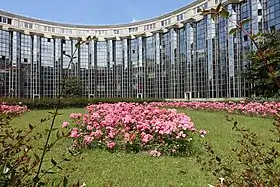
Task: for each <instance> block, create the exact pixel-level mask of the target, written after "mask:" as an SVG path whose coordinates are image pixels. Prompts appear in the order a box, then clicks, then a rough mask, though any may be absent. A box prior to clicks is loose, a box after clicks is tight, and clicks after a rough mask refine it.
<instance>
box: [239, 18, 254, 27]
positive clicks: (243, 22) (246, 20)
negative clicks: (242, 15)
mask: <svg viewBox="0 0 280 187" xmlns="http://www.w3.org/2000/svg"><path fill="white" fill-rule="evenodd" d="M250 21H252V19H250V18H248V19H244V20H243V21H241V22H240V23H239V25H240V26H241V27H242V26H243V25H245V24H246V23H249V22H250Z"/></svg>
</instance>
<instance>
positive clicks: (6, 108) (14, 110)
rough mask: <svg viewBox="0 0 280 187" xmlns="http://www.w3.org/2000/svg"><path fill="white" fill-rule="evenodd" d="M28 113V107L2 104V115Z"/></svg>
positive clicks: (0, 107) (0, 105)
mask: <svg viewBox="0 0 280 187" xmlns="http://www.w3.org/2000/svg"><path fill="white" fill-rule="evenodd" d="M26 111H28V108H27V107H26V106H19V105H8V104H6V103H4V102H3V103H0V114H7V115H21V114H23V113H24V112H26Z"/></svg>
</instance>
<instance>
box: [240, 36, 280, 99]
mask: <svg viewBox="0 0 280 187" xmlns="http://www.w3.org/2000/svg"><path fill="white" fill-rule="evenodd" d="M259 46H260V49H261V50H262V51H263V53H264V56H265V58H266V59H267V61H268V65H269V66H270V67H271V68H272V69H273V70H274V72H275V73H274V76H276V77H272V75H271V74H269V72H268V69H267V67H266V66H265V65H264V64H263V59H262V58H260V55H259V54H258V52H256V51H253V52H250V53H249V55H248V58H249V60H250V61H251V63H250V65H249V67H248V68H247V69H246V71H245V74H244V76H245V78H246V79H247V80H248V81H249V82H250V83H252V85H253V90H252V91H253V92H254V93H255V94H256V95H257V96H264V97H275V96H278V87H277V85H276V82H275V78H277V79H278V80H279V79H280V76H279V75H280V69H279V67H280V31H275V32H267V33H264V34H263V41H261V42H260V44H259Z"/></svg>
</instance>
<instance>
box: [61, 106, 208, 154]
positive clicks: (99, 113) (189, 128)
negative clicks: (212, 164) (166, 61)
mask: <svg viewBox="0 0 280 187" xmlns="http://www.w3.org/2000/svg"><path fill="white" fill-rule="evenodd" d="M86 109H87V111H88V114H80V113H79V114H70V118H72V119H73V120H74V122H75V123H74V124H75V127H74V128H72V129H71V132H70V137H71V138H73V139H74V145H75V146H77V147H100V146H101V147H102V146H103V147H106V148H107V149H109V150H115V149H119V150H126V151H136V152H138V151H152V150H157V152H156V155H161V154H174V155H175V154H177V153H178V154H185V153H187V152H189V151H190V150H189V149H190V144H191V141H190V140H191V136H192V135H193V134H195V133H197V134H199V135H201V137H203V136H204V135H205V134H206V131H205V130H200V131H197V130H196V128H195V127H194V124H193V122H192V121H191V119H190V118H189V117H188V116H186V115H185V114H181V113H177V112H176V110H174V109H160V108H158V107H155V106H152V105H150V104H145V103H144V104H136V103H116V104H99V105H89V106H87V107H86ZM68 125H69V123H68V122H63V124H62V127H63V128H66V127H68ZM154 152H155V151H153V152H152V153H151V154H152V155H155V153H154Z"/></svg>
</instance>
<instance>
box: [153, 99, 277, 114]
mask: <svg viewBox="0 0 280 187" xmlns="http://www.w3.org/2000/svg"><path fill="white" fill-rule="evenodd" d="M151 105H152V106H158V107H171V108H181V109H196V110H197V109H199V110H211V111H226V112H229V113H238V114H240V113H241V114H246V115H258V116H263V117H265V116H274V115H276V114H277V113H279V112H280V102H263V103H260V102H245V101H240V102H153V103H151Z"/></svg>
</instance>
